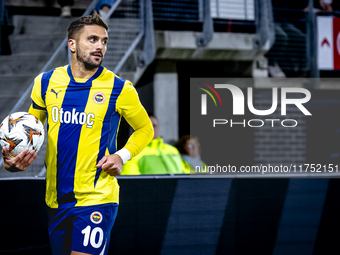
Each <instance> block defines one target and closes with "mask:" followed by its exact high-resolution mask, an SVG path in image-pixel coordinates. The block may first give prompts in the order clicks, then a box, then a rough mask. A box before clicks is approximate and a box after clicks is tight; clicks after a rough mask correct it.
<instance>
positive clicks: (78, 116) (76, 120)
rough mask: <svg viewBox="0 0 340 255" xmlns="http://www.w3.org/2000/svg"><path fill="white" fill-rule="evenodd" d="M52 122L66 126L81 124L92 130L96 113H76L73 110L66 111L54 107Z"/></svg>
mask: <svg viewBox="0 0 340 255" xmlns="http://www.w3.org/2000/svg"><path fill="white" fill-rule="evenodd" d="M51 115H52V121H53V122H54V123H57V122H58V121H59V122H60V123H66V124H69V123H70V124H80V125H85V124H86V127H87V128H92V126H93V124H94V118H95V117H96V116H95V115H94V113H85V112H76V109H75V108H73V109H72V111H64V109H63V108H60V109H59V108H58V107H57V106H54V107H52V114H51Z"/></svg>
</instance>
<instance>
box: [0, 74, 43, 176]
mask: <svg viewBox="0 0 340 255" xmlns="http://www.w3.org/2000/svg"><path fill="white" fill-rule="evenodd" d="M42 75H43V74H40V75H38V76H37V77H36V78H35V80H34V86H33V89H32V94H31V98H32V105H31V106H30V109H29V110H28V112H29V113H30V114H33V115H34V116H35V117H37V118H38V119H39V120H40V121H41V122H42V123H45V121H46V117H47V114H46V106H45V102H44V100H43V99H42V96H41V79H42ZM27 152H28V149H25V150H23V151H22V152H21V153H19V154H18V155H17V156H16V157H15V158H12V157H11V156H10V155H9V154H8V151H7V149H6V148H5V147H4V148H2V157H3V160H4V164H3V165H4V167H5V169H6V170H8V171H10V172H20V171H24V170H26V169H27V168H28V167H29V166H30V165H31V164H32V163H33V161H34V160H35V159H36V157H37V153H36V152H35V151H34V150H32V151H30V152H29V153H27Z"/></svg>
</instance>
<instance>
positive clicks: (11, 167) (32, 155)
mask: <svg viewBox="0 0 340 255" xmlns="http://www.w3.org/2000/svg"><path fill="white" fill-rule="evenodd" d="M27 152H28V149H24V150H23V151H22V152H20V153H19V154H18V155H17V156H16V157H15V158H12V157H11V156H10V155H9V154H8V152H7V149H6V147H3V148H2V157H3V159H4V167H5V168H6V169H7V170H8V171H10V172H18V171H25V170H26V169H27V167H29V166H30V165H31V164H32V163H33V161H34V160H35V159H36V157H37V153H36V152H35V150H31V151H30V152H29V153H27Z"/></svg>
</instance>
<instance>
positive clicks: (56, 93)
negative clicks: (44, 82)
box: [51, 89, 61, 98]
mask: <svg viewBox="0 0 340 255" xmlns="http://www.w3.org/2000/svg"><path fill="white" fill-rule="evenodd" d="M60 91H61V90H59V91H58V92H55V90H54V89H51V92H53V93H54V94H55V98H58V94H59V92H60Z"/></svg>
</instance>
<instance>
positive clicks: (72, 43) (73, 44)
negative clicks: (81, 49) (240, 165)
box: [68, 39, 76, 53]
mask: <svg viewBox="0 0 340 255" xmlns="http://www.w3.org/2000/svg"><path fill="white" fill-rule="evenodd" d="M68 47H69V49H70V50H71V52H72V53H74V52H76V40H74V39H69V40H68Z"/></svg>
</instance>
